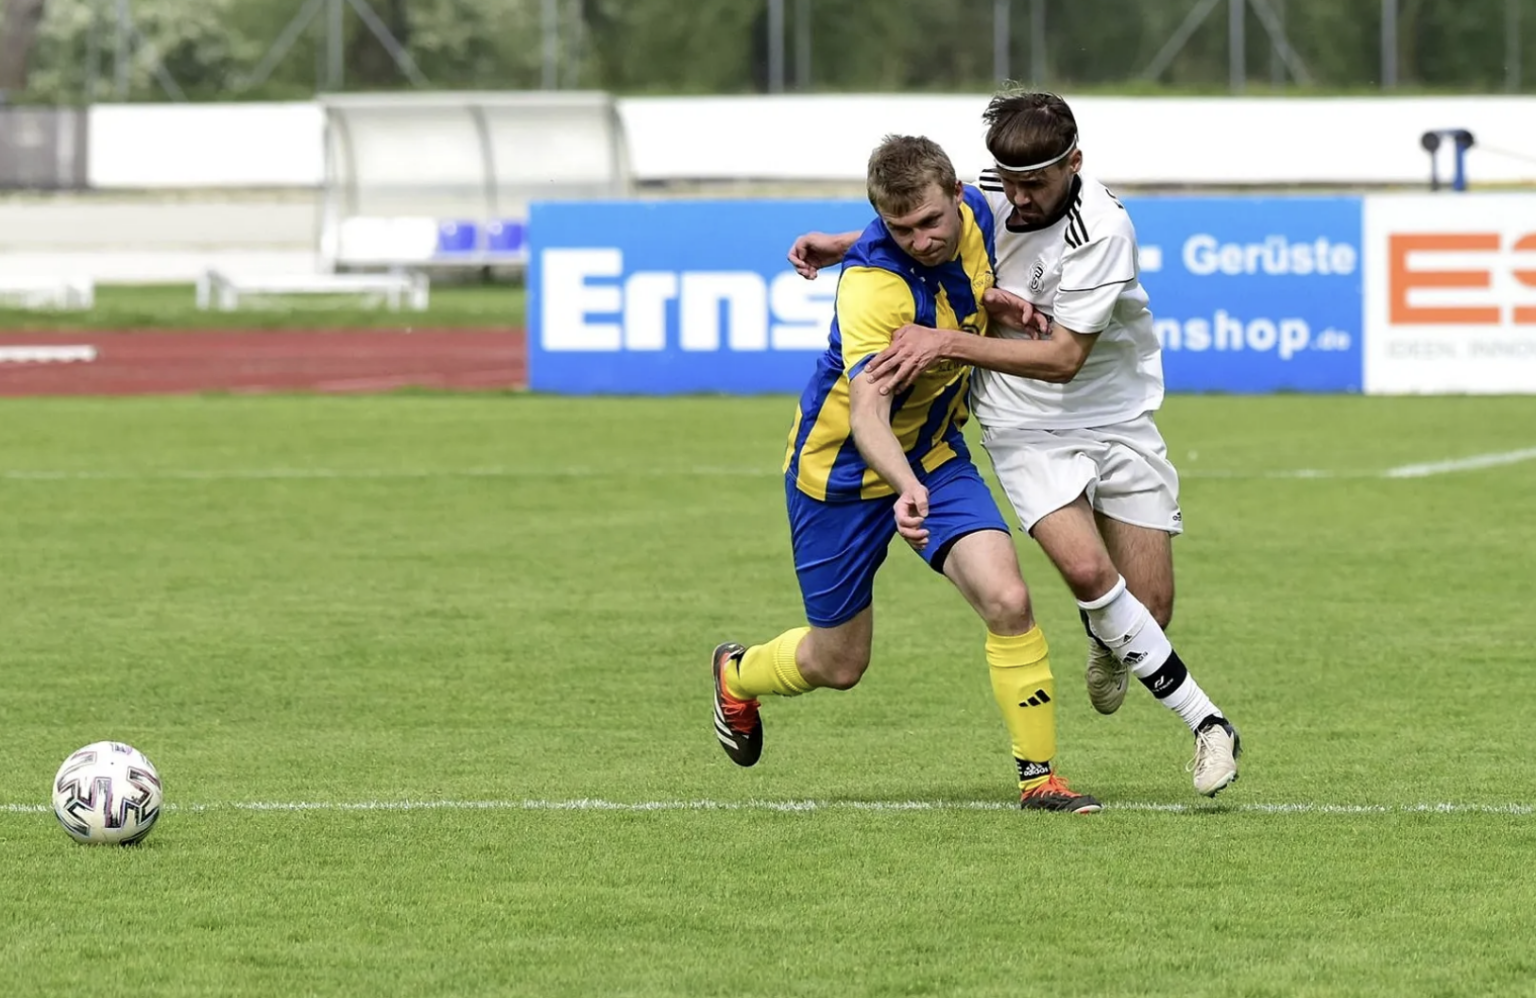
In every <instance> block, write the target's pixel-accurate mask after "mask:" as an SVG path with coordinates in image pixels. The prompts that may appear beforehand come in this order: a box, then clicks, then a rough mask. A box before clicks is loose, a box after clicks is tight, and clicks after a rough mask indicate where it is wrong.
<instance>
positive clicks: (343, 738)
mask: <svg viewBox="0 0 1536 998" xmlns="http://www.w3.org/2000/svg"><path fill="white" fill-rule="evenodd" d="M789 409H790V404H789V402H788V401H787V400H786V399H782V398H780V399H747V400H740V399H738V400H728V399H703V398H700V399H676V400H575V399H554V398H542V397H537V396H526V395H524V396H518V395H508V396H493V397H483V396H482V397H460V396H431V395H402V396H383V397H371V398H323V397H267V398H226V397H217V398H184V399H114V400H63V399H53V400H25V401H20V400H7V401H3V402H0V425H3V426H4V427H5V431H4V433H3V435H0V510H3V513H4V515H3V518H0V552H3V565H4V570H3V571H0V606H3V608H4V609H3V611H0V635H3V640H0V744H3V745H4V747H5V751H6V758H7V760H8V762H7V765H6V766H5V767H4V770H3V772H0V848H3V852H4V857H5V859H4V864H5V866H4V869H5V874H6V875H5V878H4V879H5V884H4V887H3V888H0V926H3V932H0V967H3V968H5V972H6V987H7V992H8V993H9V994H15V995H60V994H67V993H82V992H86V991H89V990H98V989H99V988H100V987H101V986H102V985H103V983H106V984H108V985H110V987H111V989H112V990H114V991H115V992H117V993H122V994H146V995H147V994H154V995H175V996H194V995H195V996H205V995H273V996H292V995H444V996H447V995H520V996H540V998H567V996H568V998H580V996H593V995H616V996H617V995H622V996H653V995H654V996H663V995H668V996H682V995H688V996H693V995H731V996H762V998H776V996H820V995H826V996H848V995H891V996H906V995H940V996H967V998H970V996H1015V995H1050V996H1104V995H1115V996H1118V995H1127V996H1129V995H1148V996H1150V995H1176V996H1211V998H1239V996H1276V998H1279V996H1324V995H1329V996H1331V995H1381V996H1394V998H1395V996H1402V995H1445V996H1450V995H1536V929H1533V928H1532V922H1531V914H1530V913H1531V909H1532V899H1533V898H1536V864H1533V862H1532V856H1533V855H1536V813H1533V812H1532V807H1531V806H1532V805H1533V804H1536V756H1533V755H1532V753H1531V752H1530V751H1529V750H1528V749H1527V747H1526V745H1525V742H1524V735H1525V734H1526V733H1527V732H1528V731H1529V729H1530V726H1531V719H1532V717H1533V710H1536V707H1533V705H1536V670H1533V669H1532V655H1531V647H1532V621H1533V620H1536V616H1533V613H1532V609H1531V607H1532V606H1533V605H1536V571H1533V570H1532V567H1531V560H1532V554H1533V552H1536V519H1533V518H1532V516H1531V508H1532V497H1533V496H1536V461H1524V462H1517V461H1514V460H1513V459H1511V463H1507V464H1502V465H1497V466H1493V467H1485V468H1474V469H1465V470H1451V471H1446V472H1445V473H1437V474H1430V475H1427V476H1424V477H1409V478H1389V477H1383V473H1384V472H1386V471H1387V470H1389V469H1392V468H1395V467H1402V466H1407V465H1415V464H1421V463H1426V462H1437V461H1445V460H1453V459H1459V458H1466V457H1469V456H1472V455H1478V454H1496V453H1508V452H1513V451H1519V450H1522V449H1526V448H1531V447H1533V446H1536V433H1533V430H1532V426H1533V425H1536V398H1523V399H1500V398H1492V399H1464V398H1433V399H1385V398H1371V399H1366V398H1359V397H1340V398H1310V397H1299V396H1290V397H1272V398H1220V397H1207V398H1174V399H1172V400H1170V401H1169V403H1168V405H1167V407H1166V409H1165V411H1164V414H1163V418H1162V420H1161V423H1162V426H1163V428H1164V431H1165V433H1166V435H1167V437H1168V439H1169V441H1170V445H1171V449H1172V453H1173V456H1174V457H1175V459H1176V460H1177V461H1178V463H1179V464H1180V465H1181V467H1182V470H1183V471H1184V472H1185V475H1186V481H1185V485H1184V507H1185V516H1186V522H1187V524H1188V527H1189V533H1188V534H1187V535H1186V536H1185V537H1183V538H1181V539H1180V540H1179V541H1178V543H1177V546H1176V552H1177V558H1178V562H1179V566H1180V595H1179V603H1178V613H1177V619H1176V621H1175V624H1174V627H1173V631H1172V634H1173V638H1174V640H1175V642H1176V644H1177V645H1178V646H1179V647H1180V649H1181V651H1182V654H1183V656H1184V658H1185V659H1186V661H1188V662H1189V663H1190V665H1191V668H1192V669H1194V670H1195V672H1196V674H1197V675H1198V676H1199V678H1200V679H1201V681H1202V683H1203V685H1204V686H1205V688H1206V689H1207V690H1208V691H1209V692H1210V693H1211V694H1212V695H1213V696H1214V697H1215V698H1216V700H1217V702H1218V703H1220V704H1221V705H1222V706H1223V707H1224V708H1226V710H1227V711H1228V712H1229V713H1230V715H1231V716H1232V718H1233V719H1234V720H1235V721H1236V722H1237V723H1238V725H1239V726H1240V728H1241V729H1242V732H1243V736H1244V740H1245V743H1246V748H1247V754H1246V755H1245V756H1244V769H1243V776H1242V779H1241V781H1240V782H1239V783H1237V784H1236V785H1235V786H1234V787H1233V788H1232V789H1231V790H1230V791H1228V792H1227V793H1225V794H1223V795H1222V797H1220V798H1218V800H1217V801H1215V802H1209V801H1206V800H1204V799H1202V798H1197V797H1196V796H1195V795H1194V794H1193V792H1192V790H1191V788H1190V785H1189V776H1188V774H1187V773H1186V772H1185V771H1184V768H1183V766H1184V763H1185V761H1186V760H1187V759H1188V757H1189V755H1190V741H1189V738H1188V734H1187V732H1186V731H1185V730H1184V728H1183V727H1182V725H1181V724H1180V723H1179V722H1178V721H1177V719H1176V718H1174V717H1173V716H1172V715H1171V714H1169V713H1168V712H1167V711H1165V710H1163V709H1161V708H1160V707H1158V706H1157V705H1156V704H1155V703H1154V702H1153V701H1152V700H1151V698H1150V697H1149V696H1148V695H1146V693H1145V692H1144V691H1141V690H1140V689H1133V690H1132V693H1131V698H1130V699H1129V700H1128V702H1127V705H1126V707H1125V709H1123V710H1122V711H1121V712H1120V713H1119V714H1117V715H1115V716H1113V717H1108V718H1104V717H1100V716H1098V715H1097V714H1095V713H1094V712H1093V711H1092V709H1091V708H1090V707H1089V706H1088V703H1087V699H1086V695H1085V694H1084V693H1083V692H1082V690H1081V685H1080V683H1081V675H1080V673H1081V663H1082V654H1083V639H1082V637H1081V632H1080V630H1079V625H1078V624H1077V620H1076V613H1075V610H1074V608H1073V605H1072V603H1071V601H1070V599H1069V597H1068V595H1067V593H1066V590H1065V588H1064V587H1063V586H1062V585H1061V583H1060V582H1059V580H1057V579H1056V578H1055V577H1054V576H1053V575H1052V574H1051V572H1050V571H1049V569H1048V567H1047V566H1046V565H1044V563H1043V562H1042V560H1041V558H1040V557H1039V555H1038V554H1037V553H1036V552H1035V551H1034V550H1033V549H1032V547H1031V546H1030V544H1029V542H1028V541H1027V539H1024V538H1021V539H1020V551H1021V554H1022V556H1023V558H1024V564H1025V571H1026V575H1027V577H1029V578H1030V579H1031V580H1032V583H1033V585H1034V589H1035V593H1036V604H1037V611H1038V614H1039V616H1040V617H1041V619H1042V622H1043V624H1044V626H1045V628H1046V632H1047V634H1048V635H1049V636H1050V638H1051V640H1052V643H1053V647H1054V649H1055V654H1054V660H1055V663H1056V671H1057V674H1058V677H1059V679H1058V683H1059V688H1060V690H1061V691H1062V696H1061V697H1060V705H1061V709H1060V712H1059V717H1060V729H1061V745H1062V752H1061V762H1062V767H1063V771H1064V772H1065V774H1066V775H1067V776H1068V777H1069V778H1070V779H1072V780H1073V781H1074V782H1075V784H1076V785H1077V786H1079V787H1080V788H1082V789H1085V790H1088V791H1090V792H1092V793H1094V794H1096V795H1098V796H1100V797H1101V798H1103V799H1104V800H1105V802H1106V804H1107V805H1108V808H1107V810H1106V811H1105V812H1104V813H1103V814H1101V815H1097V816H1093V817H1077V816H1065V815H1047V814H1021V813H1019V812H1018V811H1016V810H1013V809H1012V808H1011V807H1010V803H1011V799H1012V797H1013V794H1014V791H1013V783H1012V774H1011V771H1010V770H1011V763H1010V761H1009V759H1008V755H1007V743H1006V737H1005V734H1004V731H1003V727H1002V723H1001V721H1000V719H999V718H998V717H997V715H996V711H995V707H994V705H993V703H992V699H991V694H990V690H989V687H988V682H987V677H986V670H985V665H984V661H983V658H982V649H981V643H982V632H981V629H980V625H979V624H978V623H977V622H976V621H975V620H974V619H973V617H972V616H971V613H970V611H969V610H968V608H967V607H966V606H965V605H964V604H963V602H962V601H961V600H960V598H959V597H958V596H957V595H956V594H955V593H954V592H953V591H951V590H950V589H949V588H948V586H947V584H946V583H944V582H943V580H941V579H939V578H937V577H935V576H933V575H932V573H930V572H929V571H927V569H926V568H924V567H923V566H922V565H921V563H920V562H919V561H918V559H916V558H914V557H912V556H910V555H909V554H907V553H906V552H904V551H894V552H893V553H892V557H891V560H890V561H889V562H888V563H887V566H886V569H885V570H884V572H883V574H882V575H881V577H880V580H879V583H878V586H877V597H876V598H877V614H878V617H877V620H878V623H877V633H876V649H875V655H876V659H875V665H874V667H873V669H872V670H871V672H870V674H869V676H868V677H867V679H866V681H865V682H864V683H863V684H862V685H860V686H859V687H858V688H857V689H855V690H853V691H850V692H847V693H836V692H832V691H820V692H817V693H815V694H813V695H811V696H807V697H804V698H801V699H800V700H798V701H794V702H774V703H770V704H768V705H767V706H766V708H765V718H766V722H767V725H768V733H767V734H768V742H767V750H766V753H765V756H764V759H763V761H762V763H761V764H760V765H759V766H758V767H756V768H755V769H752V770H738V769H737V768H736V767H734V766H732V765H731V764H730V763H729V762H728V761H727V760H726V758H725V757H724V755H723V754H722V753H721V752H720V750H719V748H718V746H717V744H716V742H715V738H714V735H713V731H712V728H711V724H710V709H709V703H708V699H709V684H708V677H707V675H706V666H705V661H706V658H707V655H708V652H709V649H710V648H711V647H712V646H713V645H714V644H715V643H716V642H717V641H719V640H722V639H724V638H728V637H731V638H738V639H742V640H746V641H753V640H759V639H763V638H767V637H770V636H772V635H774V634H776V633H778V632H779V631H780V630H782V629H784V628H785V627H787V626H792V625H793V624H795V623H797V622H798V621H799V620H800V606H799V599H798V594H797V591H796V589H795V584H794V578H793V574H792V571H791V566H790V562H789V557H788V551H787V532H786V527H785V524H784V518H783V512H782V503H783V497H782V487H781V485H780V481H779V479H778V476H777V464H778V461H779V458H780V453H781V446H782V443H781V441H782V434H783V433H784V431H785V429H786V428H787V423H788V417H789ZM1302 470H1309V471H1311V472H1313V473H1314V474H1311V475H1310V476H1307V477H1286V476H1287V475H1288V474H1289V473H1292V472H1297V471H1302ZM103 738H114V739H121V740H125V741H129V742H131V743H133V744H134V745H136V746H138V747H140V748H141V749H143V750H144V751H145V752H146V753H147V754H148V755H149V756H150V758H152V759H153V760H154V761H155V763H156V764H157V765H158V766H159V768H160V771H161V774H162V775H163V777H164V779H165V781H166V786H167V800H168V801H169V802H170V804H171V810H169V811H168V812H167V813H166V814H165V816H164V817H163V818H162V819H161V822H160V825H159V826H158V827H157V828H156V829H155V831H154V833H153V834H152V835H151V836H150V837H149V838H148V839H147V841H146V842H145V843H144V844H143V845H142V846H140V847H137V848H133V849H111V848H90V847H82V846H77V845H75V844H74V843H73V842H71V841H70V840H69V839H68V838H67V837H66V836H65V834H64V833H63V832H62V831H61V830H60V829H59V827H58V826H57V824H56V823H55V821H54V819H53V817H52V815H51V814H49V813H47V812H46V811H45V810H43V806H44V805H45V804H46V802H47V799H48V785H49V781H50V778H51V777H52V775H53V772H54V769H55V768H56V767H57V766H58V764H59V762H60V761H61V760H62V759H63V758H64V756H65V755H66V754H67V753H69V752H70V751H71V750H73V749H75V748H76V747H78V746H80V745H82V744H84V743H86V742H90V741H94V740H97V739H103ZM259 804H260V805H266V806H262V807H257V806H255V805H259ZM907 804H910V806H906V805H907ZM813 805H814V806H813ZM1439 805H1445V806H1444V807H1440V806H1439Z"/></svg>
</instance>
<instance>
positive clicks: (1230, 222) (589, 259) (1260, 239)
mask: <svg viewBox="0 0 1536 998" xmlns="http://www.w3.org/2000/svg"><path fill="white" fill-rule="evenodd" d="M1126 206H1127V208H1128V209H1129V210H1130V212H1131V215H1132V218H1133V219H1134V221H1135V223H1136V228H1137V236H1138V241H1139V243H1140V245H1141V259H1142V271H1143V277H1142V279H1143V283H1144V284H1145V285H1146V288H1147V291H1148V293H1149V294H1150V296H1151V299H1152V311H1153V314H1154V316H1155V317H1156V322H1157V331H1158V335H1159V338H1160V339H1161V340H1162V342H1163V347H1164V354H1163V364H1164V371H1165V376H1166V378H1167V383H1168V388H1169V390H1170V391H1224V392H1271V391H1284V390H1293V391H1325V392H1336V391H1359V390H1360V384H1361V365H1362V361H1361V349H1360V330H1361V322H1362V312H1363V308H1362V292H1361V281H1362V275H1361V258H1360V246H1361V229H1362V202H1361V200H1360V199H1359V198H1183V197H1179V198H1152V197H1142V198H1134V199H1127V201H1126ZM872 217H873V212H872V211H871V209H870V207H869V205H868V203H867V202H863V201H661V202H654V201H612V202H544V203H535V204H534V205H533V206H532V208H531V211H530V216H529V223H528V234H529V237H530V263H529V273H528V287H529V300H528V316H529V381H530V386H531V387H532V388H533V389H535V390H537V391H548V392H562V393H574V394H590V393H614V394H675V393H685V392H723V393H728V394H759V393H768V392H798V391H800V389H801V388H802V387H803V386H804V384H805V380H806V378H807V377H809V375H810V372H811V369H812V366H813V364H814V360H815V356H816V354H817V353H818V352H820V351H821V350H823V349H825V347H826V340H827V327H828V324H829V323H830V321H831V318H832V309H833V300H834V296H835V293H836V288H837V274H836V272H835V271H832V272H826V273H823V274H822V275H821V276H820V277H819V278H818V279H817V280H816V281H814V282H812V281H806V280H804V279H803V278H801V277H800V276H799V275H797V274H796V273H795V272H794V271H793V270H791V269H790V267H789V265H788V264H787V263H786V262H785V260H784V254H785V252H786V251H787V250H788V248H789V246H790V244H791V243H792V242H793V241H794V238H795V236H796V235H798V234H800V233H802V232H808V231H812V230H820V231H824V232H838V231H844V230H849V229H858V228H862V227H863V226H864V225H866V224H867V223H868V222H869V221H870V220H871V218H872ZM1000 236H1001V238H1007V236H1006V234H1001V233H1000Z"/></svg>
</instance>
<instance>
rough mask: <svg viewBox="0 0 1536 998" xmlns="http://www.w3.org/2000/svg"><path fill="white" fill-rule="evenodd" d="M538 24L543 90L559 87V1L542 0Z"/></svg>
mask: <svg viewBox="0 0 1536 998" xmlns="http://www.w3.org/2000/svg"><path fill="white" fill-rule="evenodd" d="M541 10H542V14H541V16H540V23H541V24H542V25H543V28H544V79H543V87H544V89H545V90H554V89H556V88H558V87H559V86H560V6H559V0H544V3H543V6H542V8H541Z"/></svg>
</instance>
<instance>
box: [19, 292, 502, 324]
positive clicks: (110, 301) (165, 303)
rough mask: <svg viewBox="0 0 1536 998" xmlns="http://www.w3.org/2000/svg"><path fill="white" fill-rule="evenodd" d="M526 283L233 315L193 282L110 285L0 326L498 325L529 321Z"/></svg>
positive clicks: (319, 298)
mask: <svg viewBox="0 0 1536 998" xmlns="http://www.w3.org/2000/svg"><path fill="white" fill-rule="evenodd" d="M523 301H524V293H523V288H522V286H521V285H511V284H441V283H440V284H436V285H434V286H433V288H432V292H431V295H430V297H429V300H428V305H429V307H428V308H427V309H426V310H425V311H423V312H412V311H399V312H391V311H389V310H388V309H386V308H383V307H365V306H364V305H363V304H362V303H361V302H360V300H359V299H358V298H357V297H356V296H350V297H349V296H340V297H330V296H326V295H304V296H287V297H280V298H274V299H269V300H266V301H264V302H257V303H255V304H252V305H249V306H243V307H242V308H240V309H238V310H236V311H233V312H220V311H212V310H209V311H204V310H202V309H199V308H198V307H197V297H196V292H195V290H194V288H193V287H192V285H190V284H162V285H145V286H126V285H106V286H103V287H99V288H97V289H96V299H95V307H94V308H90V309H83V310H80V311H65V312H53V311H34V310H31V309H17V308H5V307H0V329H3V330H16V331H18V332H20V331H49V330H60V331H63V330H82V329H90V330H102V329H121V330H137V329H147V330H156V331H158V330H164V329H334V328H343V329H405V328H410V327H415V328H420V329H465V328H468V329H499V328H505V327H509V326H511V327H520V326H522V324H523Z"/></svg>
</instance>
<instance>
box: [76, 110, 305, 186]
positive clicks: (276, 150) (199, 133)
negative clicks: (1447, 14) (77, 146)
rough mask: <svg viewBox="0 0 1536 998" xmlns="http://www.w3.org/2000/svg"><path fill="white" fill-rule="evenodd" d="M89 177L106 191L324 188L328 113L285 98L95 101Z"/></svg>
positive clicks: (90, 182) (92, 182)
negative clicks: (220, 101) (221, 101)
mask: <svg viewBox="0 0 1536 998" xmlns="http://www.w3.org/2000/svg"><path fill="white" fill-rule="evenodd" d="M89 128H90V139H89V140H90V146H89V149H90V165H89V168H88V170H87V181H88V183H89V184H90V186H92V187H95V188H98V189H104V190H112V189H119V190H121V189H132V190H145V189H151V190H153V189H161V190H165V189H187V188H208V187H212V188H218V187H319V186H320V184H321V183H322V182H323V180H324V179H325V115H324V114H323V112H322V111H321V109H320V105H319V104H316V103H312V102H308V101H303V102H293V103H283V104H97V105H95V106H93V107H92V108H91V109H90V124H89Z"/></svg>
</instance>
